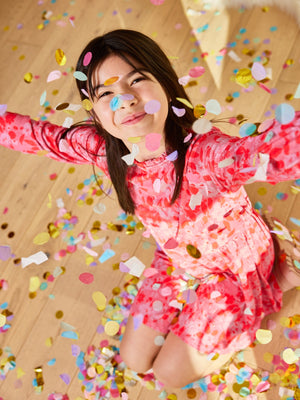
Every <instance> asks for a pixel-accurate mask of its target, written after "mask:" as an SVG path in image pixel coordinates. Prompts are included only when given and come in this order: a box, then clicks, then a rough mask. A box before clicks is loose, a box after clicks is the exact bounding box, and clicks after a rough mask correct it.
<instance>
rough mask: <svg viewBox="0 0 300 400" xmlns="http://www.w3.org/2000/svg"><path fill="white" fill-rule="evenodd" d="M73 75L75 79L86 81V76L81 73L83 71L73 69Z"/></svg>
mask: <svg viewBox="0 0 300 400" xmlns="http://www.w3.org/2000/svg"><path fill="white" fill-rule="evenodd" d="M73 76H74V78H75V79H77V80H78V81H87V79H88V78H87V76H86V75H85V74H84V73H83V72H81V71H75V72H74V73H73Z"/></svg>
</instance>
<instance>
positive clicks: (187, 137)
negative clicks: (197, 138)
mask: <svg viewBox="0 0 300 400" xmlns="http://www.w3.org/2000/svg"><path fill="white" fill-rule="evenodd" d="M192 136H193V135H192V134H191V133H189V134H188V135H187V136H186V137H185V138H184V140H183V143H187V142H188V141H189V140H190V139H191V138H192Z"/></svg>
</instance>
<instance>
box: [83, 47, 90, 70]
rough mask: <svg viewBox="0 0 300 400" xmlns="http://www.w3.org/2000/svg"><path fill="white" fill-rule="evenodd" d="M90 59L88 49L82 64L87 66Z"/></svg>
mask: <svg viewBox="0 0 300 400" xmlns="http://www.w3.org/2000/svg"><path fill="white" fill-rule="evenodd" d="M91 60H92V53H91V52H90V51H89V52H87V53H86V54H85V55H84V57H83V65H84V66H85V67H87V66H88V65H89V63H90V62H91Z"/></svg>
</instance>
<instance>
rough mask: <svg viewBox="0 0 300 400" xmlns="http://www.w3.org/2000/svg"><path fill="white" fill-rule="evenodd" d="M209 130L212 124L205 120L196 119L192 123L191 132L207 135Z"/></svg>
mask: <svg viewBox="0 0 300 400" xmlns="http://www.w3.org/2000/svg"><path fill="white" fill-rule="evenodd" d="M211 128H212V124H211V122H210V121H209V120H208V119H206V118H201V119H197V120H196V121H195V122H194V123H193V131H194V132H196V133H198V134H204V133H208V132H210V131H211Z"/></svg>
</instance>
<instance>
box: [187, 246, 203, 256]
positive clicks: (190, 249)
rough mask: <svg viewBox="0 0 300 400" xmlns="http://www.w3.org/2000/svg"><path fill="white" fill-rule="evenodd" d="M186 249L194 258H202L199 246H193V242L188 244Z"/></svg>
mask: <svg viewBox="0 0 300 400" xmlns="http://www.w3.org/2000/svg"><path fill="white" fill-rule="evenodd" d="M186 251H187V252H188V254H189V255H190V256H191V257H193V258H200V257H201V253H200V251H199V250H198V249H197V247H195V246H193V245H192V244H188V245H187V246H186Z"/></svg>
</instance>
